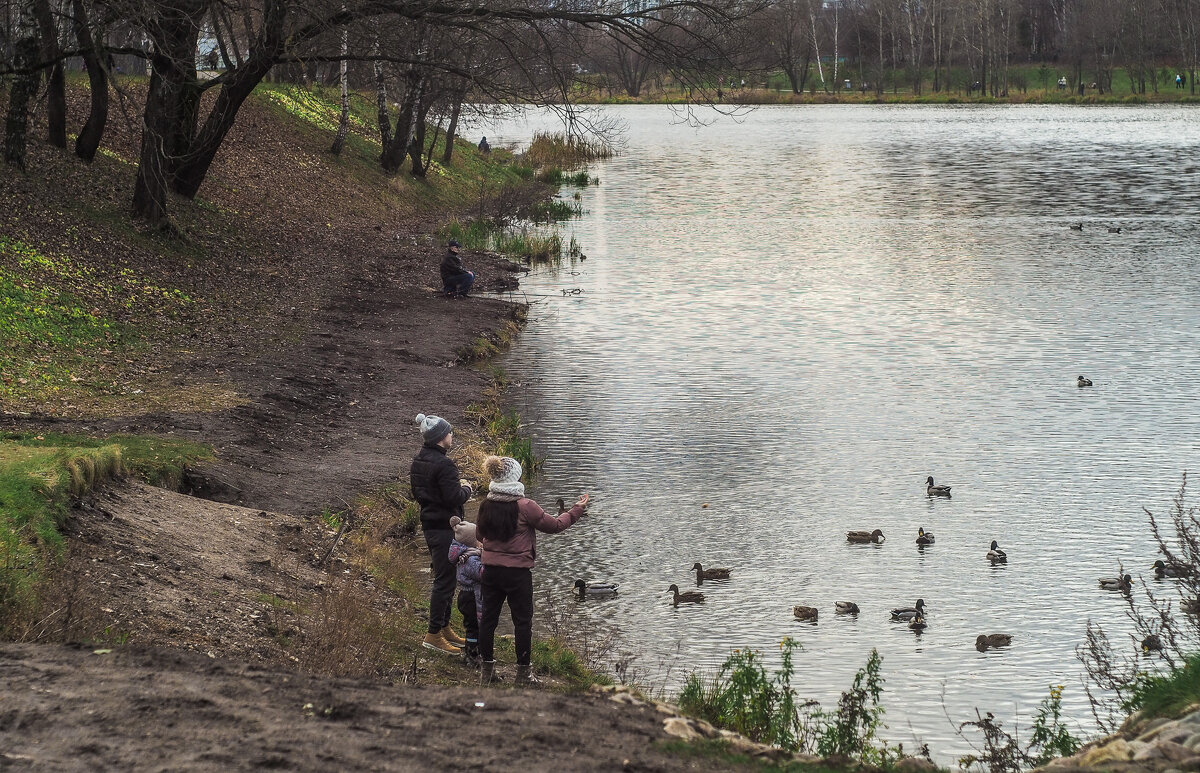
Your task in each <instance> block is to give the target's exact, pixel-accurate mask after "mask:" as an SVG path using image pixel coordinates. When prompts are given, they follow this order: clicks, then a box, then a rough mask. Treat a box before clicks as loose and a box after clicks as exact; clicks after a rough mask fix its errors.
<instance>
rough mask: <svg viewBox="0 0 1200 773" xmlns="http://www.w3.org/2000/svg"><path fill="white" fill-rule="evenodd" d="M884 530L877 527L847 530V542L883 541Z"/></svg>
mask: <svg viewBox="0 0 1200 773" xmlns="http://www.w3.org/2000/svg"><path fill="white" fill-rule="evenodd" d="M883 539H884V538H883V531H882V530H881V529H876V530H875V531H848V532H846V541H847V542H883Z"/></svg>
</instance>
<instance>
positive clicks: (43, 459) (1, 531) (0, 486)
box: [0, 433, 211, 629]
mask: <svg viewBox="0 0 1200 773" xmlns="http://www.w3.org/2000/svg"><path fill="white" fill-rule="evenodd" d="M210 457H211V450H210V449H208V448H207V447H204V446H199V445H196V444H193V443H187V442H183V441H173V440H161V439H158V438H149V437H141V436H132V435H115V436H112V437H108V438H103V439H101V438H89V437H83V436H77V435H59V434H53V433H42V434H37V433H6V434H2V435H0V629H3V628H4V617H3V616H4V615H5V614H7V613H8V612H9V611H11V609H12V607H13V605H19V604H21V603H22V602H23V601H27V600H28V599H29V594H30V592H31V591H32V590H33V589H34V587H35V585H36V583H37V581H38V578H39V575H40V572H41V569H42V567H43V566H44V565H46V564H47V563H48V562H52V561H54V560H55V559H56V558H57V556H58V555H59V553H60V551H61V549H62V545H63V539H62V535H61V534H60V533H59V529H60V528H61V526H62V524H63V521H64V519H65V517H66V514H67V508H68V506H69V504H70V502H71V500H72V499H73V498H77V497H80V496H83V495H84V494H86V493H88V492H90V491H92V490H93V489H94V488H95V487H97V486H99V485H101V484H103V483H104V482H105V481H107V480H111V479H112V478H114V477H116V476H119V475H121V474H124V473H128V474H131V475H135V476H137V477H140V478H143V479H145V480H147V481H150V482H152V483H156V484H160V485H161V484H169V483H172V482H174V483H178V481H179V478H180V476H181V475H182V471H183V468H184V466H186V465H187V464H191V463H193V462H195V461H198V460H201V459H205V458H210Z"/></svg>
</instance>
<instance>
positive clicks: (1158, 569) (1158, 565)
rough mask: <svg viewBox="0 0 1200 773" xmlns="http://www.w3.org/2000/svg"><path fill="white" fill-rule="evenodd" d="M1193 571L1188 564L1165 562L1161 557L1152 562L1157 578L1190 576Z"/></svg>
mask: <svg viewBox="0 0 1200 773" xmlns="http://www.w3.org/2000/svg"><path fill="white" fill-rule="evenodd" d="M1194 574H1195V571H1194V570H1193V569H1192V567H1190V566H1185V565H1184V564H1177V563H1174V562H1171V563H1169V564H1168V563H1166V562H1164V561H1163V560H1162V559H1161V558H1160V559H1159V560H1157V561H1155V562H1154V576H1155V577H1157V578H1158V579H1160V580H1161V579H1162V578H1164V577H1191V576H1192V575H1194Z"/></svg>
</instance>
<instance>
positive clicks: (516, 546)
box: [476, 456, 588, 683]
mask: <svg viewBox="0 0 1200 773" xmlns="http://www.w3.org/2000/svg"><path fill="white" fill-rule="evenodd" d="M484 469H485V470H486V471H487V474H488V477H490V478H491V479H492V482H491V484H490V485H489V486H488V495H487V499H485V500H484V501H483V503H482V504H481V505H480V506H479V518H478V521H477V523H476V529H477V533H478V535H479V538H480V540H481V542H482V545H483V558H482V560H483V579H482V581H481V582H480V585H481V586H482V588H483V619H482V620H480V623H479V657H480V659H481V660H482V661H483V680H484V682H489V681H491V680H492V679H493V678H494V675H495V669H496V660H495V656H494V645H495V639H496V624H497V623H498V622H500V607H501V606H502V605H503V604H504V602H505V601H506V600H507V601H508V611H509V612H510V613H511V614H512V621H513V628H514V629H516V644H517V682H518V683H528V682H535V681H537V680H536V679H534V678H533V675H532V674H531V673H530V668H529V656H530V650H531V648H532V640H533V572H532V569H533V564H534V561H535V559H536V558H537V537H536V533H537V532H539V531H544V532H546V533H548V534H554V533H556V532H560V531H562V530H563V529H565V528H567V527H568V526H570V525H571V524H573V523H575V522H576V521H578V520H579V519H580V518H581V517H582V516H583V514H584V513H585V512H586V508H587V503H588V496H587V494H584V495H583V496H581V497H580V498H579V501H578V502H576V503H575V506H574V507H572V508H571V509H570V510H568V511H567V512H565V513H562V514H561V515H559V516H557V517H555V516H551V515H549V514H547V513H546V512H545V511H544V510H542V508H540V507H538V504H537V502H534V501H533V500H532V499H528V498H527V497H526V496H525V487H524V486H523V485H522V484H521V464H520V462H518V461H517V460H516V459H509V458H508V457H500V456H489V457H488V458H487V460H486V461H485V462H484Z"/></svg>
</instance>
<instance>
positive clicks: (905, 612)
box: [892, 599, 925, 621]
mask: <svg viewBox="0 0 1200 773" xmlns="http://www.w3.org/2000/svg"><path fill="white" fill-rule="evenodd" d="M924 616H925V599H917V603H916V605H915V606H911V607H901V608H899V609H893V610H892V619H893V620H898V621H908V620H912V619H913V618H914V617H924Z"/></svg>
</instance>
